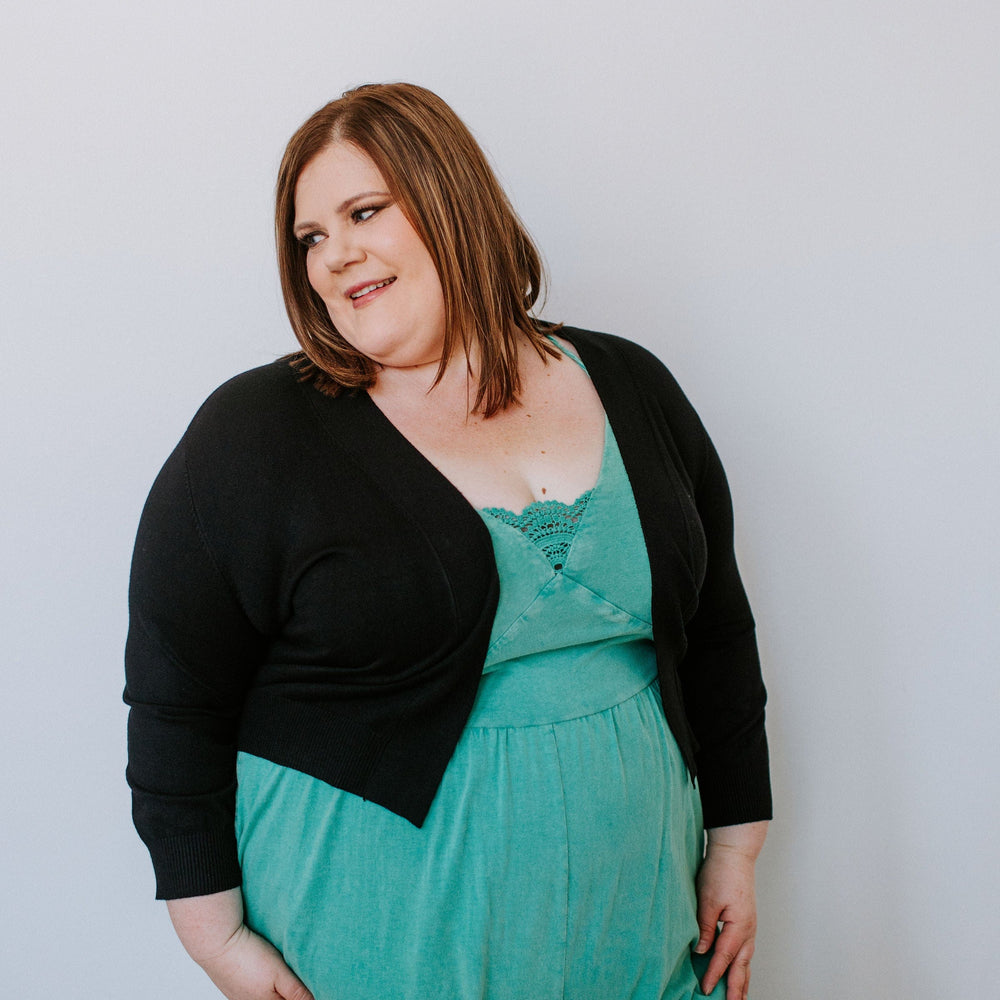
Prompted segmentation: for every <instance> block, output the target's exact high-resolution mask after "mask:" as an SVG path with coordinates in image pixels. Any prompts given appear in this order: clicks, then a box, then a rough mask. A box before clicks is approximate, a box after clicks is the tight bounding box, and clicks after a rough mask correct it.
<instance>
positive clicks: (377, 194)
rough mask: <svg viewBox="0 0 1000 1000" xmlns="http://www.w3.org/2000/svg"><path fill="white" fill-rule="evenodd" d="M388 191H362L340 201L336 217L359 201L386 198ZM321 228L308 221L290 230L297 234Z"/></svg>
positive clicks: (317, 224) (315, 223) (296, 224)
mask: <svg viewBox="0 0 1000 1000" xmlns="http://www.w3.org/2000/svg"><path fill="white" fill-rule="evenodd" d="M388 197H389V192H388V191H362V192H361V193H360V194H352V195H351V197H350V198H348V199H347V200H346V201H342V202H341V203H340V204H339V205H338V206H337V215H343V213H344V212H346V211H347V210H348V209H349V208H350V207H351V206H352V205H354V204H356V203H357V202H359V201H364V200H365V199H366V198H388ZM319 228H322V227H321V226H320V224H319V223H318V222H311V221H309V220H308V219H306V220H303V221H302V222H296V223H295V226H294V227H293V228H292V232H293V233H296V234H297V233H299V232H301V231H302V230H303V229H319Z"/></svg>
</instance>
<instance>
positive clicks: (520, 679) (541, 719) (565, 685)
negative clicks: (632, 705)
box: [467, 639, 656, 728]
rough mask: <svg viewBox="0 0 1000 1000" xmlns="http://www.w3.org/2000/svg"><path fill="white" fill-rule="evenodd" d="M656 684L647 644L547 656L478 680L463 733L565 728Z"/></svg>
mask: <svg viewBox="0 0 1000 1000" xmlns="http://www.w3.org/2000/svg"><path fill="white" fill-rule="evenodd" d="M655 680H656V654H655V651H654V648H653V644H652V642H650V641H649V640H648V639H641V640H635V639H630V640H628V641H624V642H621V643H609V642H607V641H604V642H599V643H593V644H591V645H586V646H574V647H572V648H570V649H567V650H565V651H552V650H547V651H546V652H544V653H540V654H538V655H537V656H526V657H522V658H520V659H518V660H511V661H508V662H506V663H503V664H501V665H499V666H498V667H497V668H496V669H495V670H492V671H491V672H489V673H486V674H483V677H482V680H481V681H480V682H479V692H478V694H477V695H476V701H475V704H474V705H473V706H472V712H471V713H470V715H469V720H468V723H467V728H494V727H507V726H538V725H545V724H548V723H553V722H566V721H568V720H570V719H576V718H580V717H581V716H586V715H593V714H594V713H595V712H603V711H605V710H607V709H609V708H613V707H614V706H615V705H619V704H621V703H622V702H623V701H627V700H628V699H629V698H632V697H634V696H635V695H636V694H638V693H639V692H640V691H642V690H643V689H644V688H646V687H649V685H650V684H651V683H652V682H653V681H655Z"/></svg>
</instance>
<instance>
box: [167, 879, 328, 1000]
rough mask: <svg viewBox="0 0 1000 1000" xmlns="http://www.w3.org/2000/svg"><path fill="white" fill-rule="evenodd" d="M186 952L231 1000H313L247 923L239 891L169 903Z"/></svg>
mask: <svg viewBox="0 0 1000 1000" xmlns="http://www.w3.org/2000/svg"><path fill="white" fill-rule="evenodd" d="M167 910H168V912H169V913H170V919H171V921H172V922H173V925H174V930H176V931H177V936H178V937H179V938H180V939H181V944H183V945H184V948H185V950H186V951H187V953H188V954H189V955H190V956H191V957H192V958H193V959H194V960H195V961H196V962H197V963H198V964H199V965H200V966H201V967H202V968H203V969H204V970H205V972H206V973H207V974H208V976H209V978H210V979H211V980H212V982H213V983H215V985H216V986H218V988H219V989H220V990H221V991H222V993H223V994H224V995H225V996H226V997H228V998H229V1000H279V998H280V1000H313V997H312V994H311V993H310V992H309V990H307V989H306V988H305V986H304V985H303V984H302V982H301V981H300V980H299V979H298V978H297V977H296V976H295V974H294V973H293V972H292V971H291V969H289V968H288V966H287V965H286V964H285V963H284V961H283V960H282V958H281V955H279V954H278V952H277V951H276V950H275V948H274V947H273V946H272V945H271V944H270V943H269V942H267V941H265V940H264V938H262V937H260V936H259V935H257V934H254V932H253V931H251V930H250V929H249V928H248V927H247V926H246V924H244V923H243V897H242V895H241V894H240V890H239V889H228V890H226V891H225V892H216V893H212V894H210V895H207V896H191V897H188V898H186V899H171V900H168V901H167Z"/></svg>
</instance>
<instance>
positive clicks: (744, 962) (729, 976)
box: [726, 941, 753, 1000]
mask: <svg viewBox="0 0 1000 1000" xmlns="http://www.w3.org/2000/svg"><path fill="white" fill-rule="evenodd" d="M752 957H753V941H748V942H747V943H746V944H745V945H744V946H743V947H742V948H741V949H740V950H739V951H738V952H737V953H736V957H735V958H734V959H733V961H732V963H731V964H730V966H729V970H728V971H727V973H726V1000H746V998H747V994H748V993H749V991H750V959H751V958H752Z"/></svg>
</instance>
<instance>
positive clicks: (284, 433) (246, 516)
mask: <svg viewBox="0 0 1000 1000" xmlns="http://www.w3.org/2000/svg"><path fill="white" fill-rule="evenodd" d="M560 335H561V336H563V337H565V338H566V339H567V340H568V341H570V342H571V343H572V344H573V345H574V346H575V347H576V349H577V351H578V352H579V354H580V357H581V359H582V361H583V363H584V365H585V366H586V368H587V371H588V372H589V374H590V377H591V379H592V380H593V383H594V385H595V387H596V389H597V392H598V394H599V395H600V397H601V400H602V402H603V404H604V407H605V410H606V412H607V414H608V419H609V420H610V422H611V426H612V428H613V429H614V433H615V437H616V438H617V440H618V444H619V447H620V449H621V453H622V459H623V461H624V464H625V468H626V470H627V472H628V476H629V480H630V482H631V485H632V490H633V493H634V495H635V501H636V506H637V507H638V510H639V517H640V521H641V524H642V529H643V534H644V537H645V541H646V547H647V551H648V553H649V562H650V568H651V572H652V586H653V593H652V607H653V633H654V642H655V645H656V655H657V663H658V668H659V675H660V687H661V692H662V698H663V706H664V711H665V714H666V717H667V720H668V722H669V725H670V729H671V731H672V732H673V734H674V736H675V738H676V739H677V742H678V744H679V746H680V749H681V751H682V753H683V755H684V759H685V761H686V762H687V765H688V768H689V770H690V772H691V774H692V776H694V775H696V774H697V776H698V785H699V789H700V793H701V799H702V806H703V811H704V817H705V824H706V826H709V827H711V826H722V825H729V824H734V823H742V822H749V821H752V820H759V819H767V818H769V817H770V808H771V806H770V789H769V783H768V766H767V744H766V740H765V736H764V701H765V693H764V687H763V683H762V681H761V676H760V667H759V662H758V658H757V650H756V643H755V639H754V623H753V619H752V617H751V614H750V609H749V606H748V604H747V600H746V596H745V594H744V590H743V586H742V584H741V582H740V578H739V573H738V571H737V568H736V562H735V558H734V555H733V544H732V509H731V505H730V499H729V490H728V487H727V484H726V479H725V475H724V473H723V470H722V466H721V465H720V463H719V460H718V456H717V455H716V453H715V450H714V448H713V447H712V444H711V442H710V440H709V438H708V436H707V434H706V433H705V430H704V428H703V427H702V425H701V422H700V421H699V419H698V417H697V415H696V414H695V412H694V410H693V409H692V408H691V406H690V404H689V403H688V401H687V400H686V398H685V397H684V395H683V393H682V392H681V390H680V389H679V387H678V386H677V384H676V382H675V381H674V380H673V378H672V377H671V375H670V374H669V372H668V371H667V370H666V368H664V367H663V365H662V364H661V363H660V362H659V361H657V360H656V359H655V358H654V357H653V356H652V355H651V354H650V353H649V352H647V351H646V350H645V349H643V348H641V347H639V346H637V345H635V344H632V343H630V342H628V341H625V340H622V339H620V338H617V337H611V336H608V335H605V334H598V333H592V332H587V331H583V330H577V329H573V328H569V327H564V328H562V329H561V330H560ZM498 594H499V581H498V578H497V571H496V564H495V561H494V558H493V551H492V547H491V543H490V537H489V532H488V530H487V528H486V526H485V525H484V524H483V522H482V519H481V517H480V515H479V514H478V513H477V512H476V511H475V510H474V509H473V508H472V507H471V506H470V504H469V503H468V502H467V501H466V500H465V498H464V497H463V496H462V495H461V494H460V493H459V492H458V491H457V490H456V489H455V488H454V487H453V486H452V485H451V483H450V482H448V480H447V479H445V478H444V477H443V476H442V475H441V474H440V473H439V472H438V471H437V470H436V469H435V468H434V467H433V466H432V465H431V464H430V463H429V462H428V461H427V460H426V459H425V458H424V457H423V456H422V455H421V454H420V453H419V452H418V451H417V450H416V449H415V448H414V447H413V446H412V445H410V443H409V442H408V441H407V440H406V439H405V438H404V437H403V436H402V435H401V434H400V433H399V432H398V431H397V430H396V429H395V427H393V425H392V424H391V423H390V422H389V421H388V420H387V419H386V417H385V416H384V415H383V414H382V413H381V411H380V410H379V409H378V408H377V407H376V406H375V404H374V403H373V402H372V401H371V399H370V398H369V396H368V395H367V394H366V393H363V392H360V393H351V394H343V395H341V396H338V397H336V398H332V397H329V396H326V395H324V394H322V393H320V392H319V391H318V390H316V389H315V388H314V387H312V386H311V385H308V384H304V383H302V382H299V381H298V380H297V378H296V376H295V374H294V372H293V371H292V369H291V368H290V367H289V365H288V363H287V361H277V362H274V363H272V364H269V365H266V366H264V367H262V368H257V369H254V370H253V371H249V372H246V373H244V374H242V375H239V376H237V377H236V378H234V379H231V380H230V381H229V382H227V383H226V384H225V385H223V386H222V387H221V388H220V389H218V390H217V391H216V392H215V393H213V394H212V395H211V396H210V397H209V399H208V400H207V401H206V402H205V404H204V405H203V406H202V408H201V409H200V410H199V411H198V413H197V415H196V416H195V418H194V420H193V421H192V423H191V425H190V427H189V428H188V430H187V432H186V433H185V435H184V437H183V438H182V440H181V442H180V443H179V444H178V446H177V448H176V449H175V450H174V452H173V454H172V455H171V456H170V458H169V459H168V460H167V462H166V464H165V465H164V467H163V469H162V470H161V472H160V474H159V476H158V477H157V479H156V482H155V483H154V485H153V489H152V491H151V493H150V496H149V499H148V501H147V503H146V506H145V509H144V511H143V514H142V519H141V522H140V525H139V531H138V537H137V540H136V546H135V553H134V557H133V564H132V578H131V585H130V590H129V606H130V615H131V617H130V626H129V634H128V641H127V646H126V688H125V700H126V702H127V703H128V704H129V705H130V706H131V711H130V713H129V766H128V772H127V777H128V781H129V784H130V785H131V787H132V793H133V817H134V820H135V824H136V828H137V829H138V831H139V833H140V836H141V837H142V838H143V840H144V841H145V843H146V845H147V847H148V848H149V851H150V854H151V856H152V859H153V865H154V868H155V871H156V875H157V895H158V897H160V898H173V897H180V896H191V895H201V894H204V893H209V892H216V891H220V890H222V889H227V888H231V887H233V886H236V885H238V884H239V882H240V871H239V864H238V861H237V856H236V842H235V834H234V831H233V812H234V798H235V759H236V751H237V750H244V751H247V752H249V753H253V754H256V755H258V756H261V757H264V758H267V759H268V760H271V761H273V762H275V763H277V764H282V765H285V766H288V767H292V768H295V769H297V770H300V771H304V772H306V773H308V774H310V775H313V776H314V777H317V778H320V779H322V780H324V781H327V782H329V783H330V784H331V785H334V786H336V787H338V788H342V789H344V790H346V791H349V792H353V793H355V794H357V795H361V796H363V797H364V798H366V799H370V800H372V801H374V802H377V803H379V804H381V805H383V806H385V807H386V808H388V809H390V810H392V811H393V812H395V813H398V814H399V815H400V816H403V817H405V818H406V819H408V820H410V821H411V822H413V823H414V824H416V825H418V826H419V825H421V824H422V823H423V820H424V818H425V816H426V815H427V811H428V809H429V808H430V805H431V802H432V800H433V798H434V795H435V793H436V791H437V788H438V785H439V783H440V780H441V777H442V775H443V774H444V770H445V768H446V767H447V764H448V761H449V760H450V758H451V755H452V753H453V751H454V748H455V745H456V743H457V742H458V739H459V736H460V734H461V732H462V729H463V727H464V725H465V722H466V719H467V718H468V715H469V711H470V709H471V706H472V702H473V700H474V698H475V695H476V689H477V686H478V682H479V677H480V674H481V670H482V664H483V661H484V659H485V656H486V650H487V646H488V644H489V637H490V631H491V628H492V624H493V617H494V614H495V612H496V606H497V598H498Z"/></svg>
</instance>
